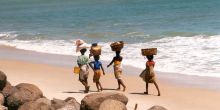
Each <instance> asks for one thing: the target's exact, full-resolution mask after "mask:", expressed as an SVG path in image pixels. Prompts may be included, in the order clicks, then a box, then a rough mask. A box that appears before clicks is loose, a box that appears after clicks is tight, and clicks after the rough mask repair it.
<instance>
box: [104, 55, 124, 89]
mask: <svg viewBox="0 0 220 110" xmlns="http://www.w3.org/2000/svg"><path fill="white" fill-rule="evenodd" d="M115 53H116V56H115V57H114V58H113V59H112V61H111V62H110V64H109V65H108V66H107V67H109V66H111V65H112V64H113V63H114V74H115V78H116V79H117V82H118V88H117V90H120V89H121V85H122V86H123V88H124V89H123V91H125V90H126V86H125V84H124V82H123V81H122V78H121V75H122V67H121V62H122V59H123V57H122V56H120V53H121V51H116V52H115Z"/></svg>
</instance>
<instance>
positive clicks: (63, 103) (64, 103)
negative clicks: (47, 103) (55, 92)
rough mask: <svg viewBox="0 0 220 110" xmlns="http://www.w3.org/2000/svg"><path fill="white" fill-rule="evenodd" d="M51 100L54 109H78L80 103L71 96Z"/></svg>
mask: <svg viewBox="0 0 220 110" xmlns="http://www.w3.org/2000/svg"><path fill="white" fill-rule="evenodd" d="M51 102H52V107H53V109H55V110H80V104H79V103H78V102H77V101H76V99H75V98H73V97H68V98H66V99H65V100H60V99H53V100H52V101H51Z"/></svg>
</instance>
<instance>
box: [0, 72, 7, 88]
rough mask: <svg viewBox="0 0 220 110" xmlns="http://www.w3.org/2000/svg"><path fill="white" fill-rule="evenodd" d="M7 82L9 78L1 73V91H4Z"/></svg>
mask: <svg viewBox="0 0 220 110" xmlns="http://www.w3.org/2000/svg"><path fill="white" fill-rule="evenodd" d="M6 82H7V76H6V75H5V73H4V72H2V71H0V91H2V90H3V88H4V87H5V85H6Z"/></svg>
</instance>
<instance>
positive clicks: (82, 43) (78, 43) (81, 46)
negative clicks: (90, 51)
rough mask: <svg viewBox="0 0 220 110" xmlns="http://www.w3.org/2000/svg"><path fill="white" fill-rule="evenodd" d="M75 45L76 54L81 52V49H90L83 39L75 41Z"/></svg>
mask: <svg viewBox="0 0 220 110" xmlns="http://www.w3.org/2000/svg"><path fill="white" fill-rule="evenodd" d="M75 45H76V52H79V51H80V50H81V49H86V48H88V47H89V45H88V44H87V43H86V42H85V41H83V40H81V39H77V40H76V41H75Z"/></svg>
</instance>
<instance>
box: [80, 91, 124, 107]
mask: <svg viewBox="0 0 220 110" xmlns="http://www.w3.org/2000/svg"><path fill="white" fill-rule="evenodd" d="M107 99H112V100H117V101H120V102H122V103H124V104H125V105H126V104H127V103H128V98H127V97H126V96H125V95H124V94H122V93H116V92H113V93H112V92H109V93H93V94H89V95H87V96H85V97H84V98H83V99H82V101H81V106H80V110H99V107H100V104H101V103H102V102H103V101H104V100H107Z"/></svg>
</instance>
